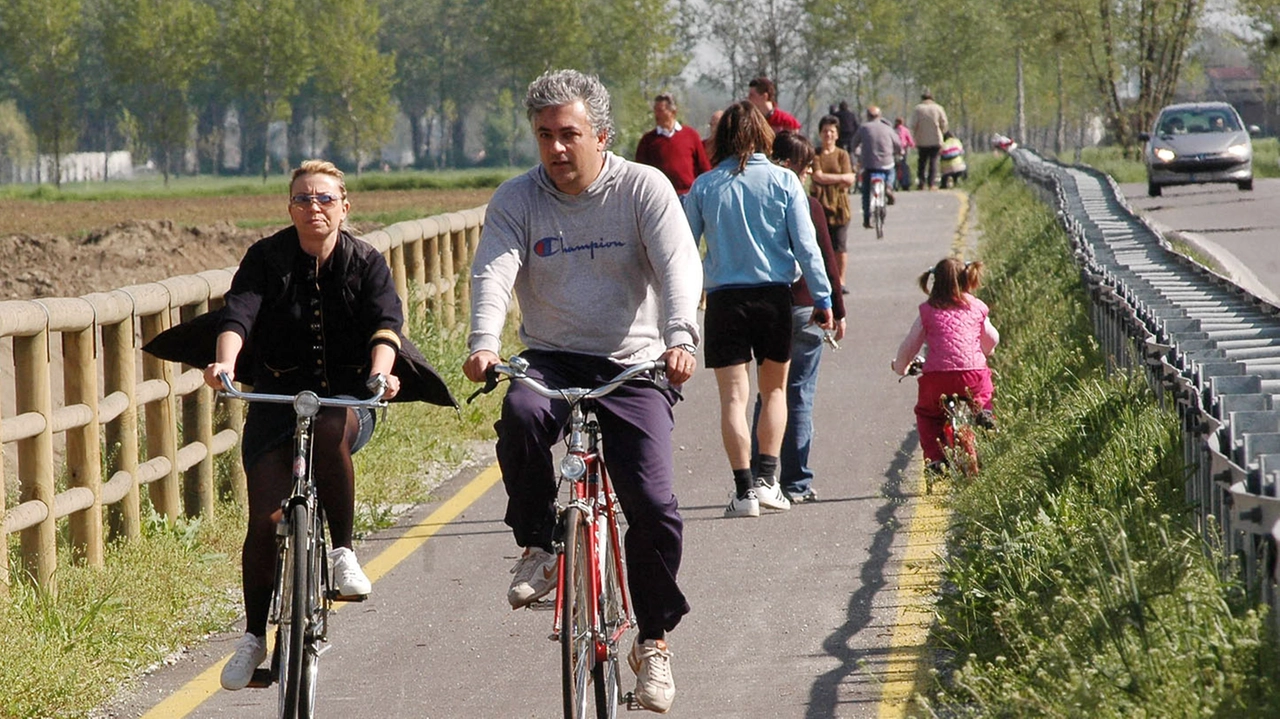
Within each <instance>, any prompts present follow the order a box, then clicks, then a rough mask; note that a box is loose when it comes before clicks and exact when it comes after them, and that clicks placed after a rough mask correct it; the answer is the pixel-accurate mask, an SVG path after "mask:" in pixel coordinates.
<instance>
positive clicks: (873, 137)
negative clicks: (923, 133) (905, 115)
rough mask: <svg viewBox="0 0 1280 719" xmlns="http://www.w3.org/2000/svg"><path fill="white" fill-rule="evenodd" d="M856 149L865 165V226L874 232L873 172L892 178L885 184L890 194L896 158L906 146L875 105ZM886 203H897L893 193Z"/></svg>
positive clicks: (855, 141)
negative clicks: (903, 145)
mask: <svg viewBox="0 0 1280 719" xmlns="http://www.w3.org/2000/svg"><path fill="white" fill-rule="evenodd" d="M853 147H854V151H855V152H856V153H858V162H859V164H860V165H861V166H862V226H863V227H865V228H868V229H870V228H871V171H872V170H878V171H880V172H885V173H887V174H888V175H889V177H888V179H887V180H886V181H885V183H884V186H885V190H886V192H889V191H890V190H891V188H892V187H893V176H894V172H893V165H894V158H895V157H897V156H898V155H899V154H900V153H901V152H902V143H900V142H899V141H898V133H896V132H894V131H893V128H892V127H889V123H887V122H885V121H884V119H883V118H881V116H880V108H879V107H877V106H875V105H872V106H870V107H868V108H867V121H866V122H864V123H862V126H861V127H859V128H858V132H857V133H855V134H854V136H853ZM886 200H887V201H888V202H889V203H890V204H892V203H893V195H892V193H891V192H890V194H889V195H888V197H887V198H886Z"/></svg>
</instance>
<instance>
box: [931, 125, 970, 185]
mask: <svg viewBox="0 0 1280 719" xmlns="http://www.w3.org/2000/svg"><path fill="white" fill-rule="evenodd" d="M938 170H939V171H940V172H941V173H942V180H941V182H940V184H941V185H942V187H943V189H946V188H948V187H955V186H956V183H957V182H959V181H960V180H964V179H967V178H968V177H969V168H968V167H967V166H966V165H965V162H964V145H963V144H962V143H961V142H960V138H958V137H956V136H955V135H954V134H952V133H951V131H950V130H948V131H947V132H945V133H943V135H942V147H941V148H939V150H938Z"/></svg>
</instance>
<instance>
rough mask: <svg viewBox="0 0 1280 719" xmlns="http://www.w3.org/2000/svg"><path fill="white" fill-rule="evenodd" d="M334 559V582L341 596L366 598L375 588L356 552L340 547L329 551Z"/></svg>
mask: <svg viewBox="0 0 1280 719" xmlns="http://www.w3.org/2000/svg"><path fill="white" fill-rule="evenodd" d="M329 559H332V560H333V584H334V586H335V587H337V588H338V597H339V598H348V597H352V598H364V597H367V596H369V592H370V591H371V590H372V589H373V585H372V584H370V582H369V578H368V577H366V576H365V575H364V570H363V569H361V568H360V562H359V561H358V560H357V559H356V553H355V552H353V551H351V550H350V549H349V548H347V547H338V548H337V549H334V550H333V551H331V552H329Z"/></svg>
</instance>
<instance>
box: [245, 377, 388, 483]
mask: <svg viewBox="0 0 1280 719" xmlns="http://www.w3.org/2000/svg"><path fill="white" fill-rule="evenodd" d="M338 396H339V397H341V398H343V399H356V398H355V397H352V396H351V395H348V394H344V395H338ZM335 409H338V410H340V409H341V408H340V407H326V408H325V409H323V410H321V411H322V412H329V411H333V410H335ZM351 411H353V412H355V413H356V420H357V421H358V422H359V423H360V433H359V434H358V435H357V436H356V441H355V444H353V445H352V446H351V453H352V454H355V453H356V452H358V451H360V448H361V447H363V446H365V445H366V444H368V443H369V440H370V439H372V438H373V429H374V426H375V425H377V423H378V417H377V414H375V413H374V411H373V410H372V409H369V408H367V407H365V408H360V409H354V410H351ZM297 424H298V416H297V414H295V413H294V411H293V406H292V405H287V404H268V403H265V402H253V403H251V404H250V405H249V412H248V415H247V416H246V417H245V421H244V434H243V436H242V437H241V438H240V460H241V462H243V466H244V468H245V469H248V468H249V467H252V466H253V463H254V462H256V461H258V459H259V458H260V457H262V455H264V454H266V453H267V452H269V451H271V450H273V449H275V448H276V447H279V446H280V445H282V444H288V443H289V442H292V441H293V435H294V431H295V430H296V428H297Z"/></svg>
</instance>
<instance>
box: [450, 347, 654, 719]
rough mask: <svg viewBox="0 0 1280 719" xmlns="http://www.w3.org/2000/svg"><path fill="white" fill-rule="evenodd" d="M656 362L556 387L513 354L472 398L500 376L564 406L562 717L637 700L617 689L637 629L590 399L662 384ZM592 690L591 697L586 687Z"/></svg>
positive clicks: (557, 633) (559, 591) (603, 716)
mask: <svg viewBox="0 0 1280 719" xmlns="http://www.w3.org/2000/svg"><path fill="white" fill-rule="evenodd" d="M664 366H665V365H664V363H663V362H662V361H660V360H657V361H653V362H644V363H641V364H638V365H635V366H632V367H630V368H628V369H627V370H626V371H624V372H622V373H621V374H619V375H618V376H617V377H614V378H613V379H611V380H609V381H608V382H605V383H604V384H603V385H601V386H599V387H595V388H583V387H569V388H563V389H553V388H551V387H547V386H546V385H544V384H543V383H542V382H540V381H538V380H537V379H535V378H533V377H530V376H528V374H527V371H528V369H529V363H528V361H527V360H525V359H524V358H522V357H512V358H511V359H510V360H509V361H508V363H507V364H505V365H503V364H498V365H494V367H493V368H492V369H491V370H490V375H489V380H488V381H487V382H486V383H485V385H484V387H482V388H481V389H479V390H477V391H476V393H475V394H474V395H472V397H473V398H474V397H475V396H477V395H479V394H482V393H488V392H491V391H493V389H494V388H496V387H497V385H498V381H499V376H506V377H508V378H509V379H510V380H511V381H515V382H519V383H521V384H523V385H524V386H525V387H528V388H529V389H531V390H533V391H534V392H536V393H538V394H540V395H542V396H543V397H547V398H550V399H560V400H564V401H565V402H567V403H568V404H569V410H570V415H569V426H568V432H567V433H566V435H565V448H566V452H565V456H564V458H563V459H561V461H560V472H559V475H560V476H559V484H560V489H559V490H558V492H557V493H558V494H559V495H560V496H561V497H562V499H560V500H557V502H556V515H557V521H556V533H555V541H554V545H555V546H554V547H553V551H555V553H556V554H557V555H558V560H557V580H556V605H555V609H556V611H555V620H554V624H553V628H552V633H551V639H552V640H554V641H558V642H560V665H561V673H562V677H563V681H562V687H563V691H564V716H565V719H584V718H585V717H586V716H587V714H588V708H589V702H588V695H589V694H593V695H594V696H593V698H594V703H595V710H596V712H595V713H596V717H597V718H598V719H614V718H615V717H617V714H618V707H619V706H621V705H622V704H627V705H631V704H633V703H634V697H632V695H631V693H630V692H627V693H626V694H624V693H623V691H622V676H621V674H620V672H619V666H618V664H619V662H618V659H619V650H618V647H619V646H620V642H621V638H622V636H623V634H625V633H626V632H627V630H629V629H631V628H632V627H633V626H635V617H634V616H633V615H632V613H631V602H630V597H629V596H628V595H627V589H626V587H627V583H626V572H625V568H624V566H623V561H622V534H621V532H620V531H619V529H618V517H619V504H618V498H617V496H616V495H615V494H614V493H613V487H612V485H611V484H610V482H609V474H608V472H607V471H606V470H605V464H604V455H603V450H602V447H601V443H600V425H599V423H598V422H597V421H596V418H595V411H594V405H595V403H594V402H593V400H595V399H596V398H599V397H603V396H605V395H607V394H609V393H610V392H613V391H614V390H615V389H617V388H618V387H620V386H621V385H622V384H623V383H624V382H627V381H630V380H635V379H644V378H645V375H650V376H651V377H650V378H651V379H652V380H653V381H656V382H663V381H665V374H663V372H662V370H663V368H664ZM566 487H567V489H566ZM592 685H594V692H589V691H588V689H589V687H591V686H592Z"/></svg>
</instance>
